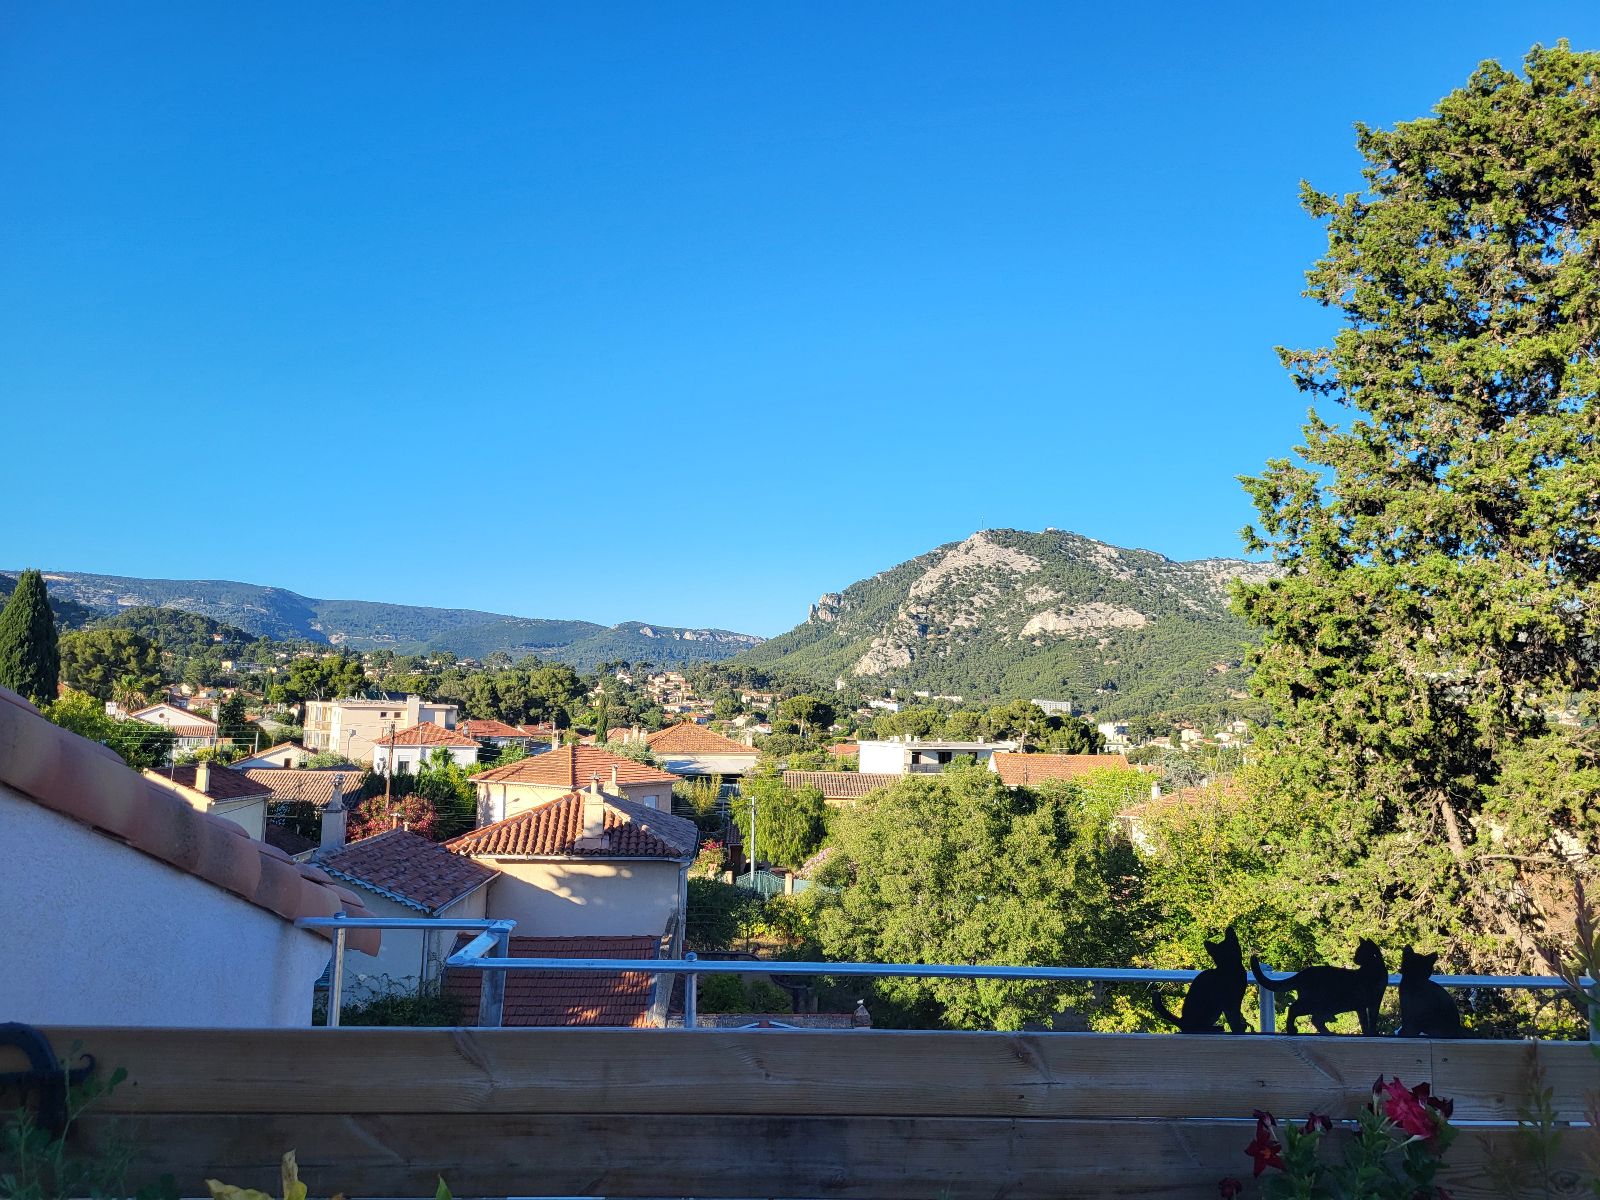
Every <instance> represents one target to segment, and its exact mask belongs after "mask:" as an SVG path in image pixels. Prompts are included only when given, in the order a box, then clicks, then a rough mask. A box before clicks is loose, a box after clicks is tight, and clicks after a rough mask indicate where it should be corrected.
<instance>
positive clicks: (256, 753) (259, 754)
mask: <svg viewBox="0 0 1600 1200" xmlns="http://www.w3.org/2000/svg"><path fill="white" fill-rule="evenodd" d="M280 750H298V751H299V752H300V753H301V754H306V755H309V754H310V753H311V751H309V750H307V749H306V748H305V747H304V746H302V745H301V744H300V743H299V742H279V743H278V744H277V745H276V746H268V747H267V748H266V749H265V750H252V751H251V752H250V753H249V754H247V755H245V757H246V758H265V757H266V756H267V755H269V754H276V753H278V751H280Z"/></svg>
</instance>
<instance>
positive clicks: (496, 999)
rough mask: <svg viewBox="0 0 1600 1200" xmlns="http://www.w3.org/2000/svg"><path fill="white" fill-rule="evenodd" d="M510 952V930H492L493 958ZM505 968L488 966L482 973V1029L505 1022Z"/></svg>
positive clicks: (480, 1010) (480, 1014)
mask: <svg viewBox="0 0 1600 1200" xmlns="http://www.w3.org/2000/svg"><path fill="white" fill-rule="evenodd" d="M510 953H511V931H510V930H509V929H507V928H505V927H503V926H502V927H501V928H499V929H496V930H495V931H494V948H493V949H492V950H491V951H490V954H491V955H492V957H494V958H505V957H506V956H507V955H508V954H510ZM505 1010H506V969H505V968H504V967H500V968H498V969H495V968H492V967H491V968H489V969H487V970H485V971H484V973H483V986H482V987H480V988H479V989H478V1025H479V1026H480V1027H482V1028H484V1029H499V1028H500V1026H501V1025H503V1024H504V1023H505Z"/></svg>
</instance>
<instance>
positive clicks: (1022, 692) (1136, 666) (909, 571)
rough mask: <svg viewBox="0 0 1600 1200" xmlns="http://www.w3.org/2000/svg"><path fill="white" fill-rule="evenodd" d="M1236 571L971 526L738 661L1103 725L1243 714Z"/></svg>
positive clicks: (829, 598) (831, 600)
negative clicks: (1158, 716) (1067, 705)
mask: <svg viewBox="0 0 1600 1200" xmlns="http://www.w3.org/2000/svg"><path fill="white" fill-rule="evenodd" d="M1272 571H1273V568H1272V567H1271V566H1270V565H1269V564H1266V563H1256V562H1250V561H1248V560H1245V559H1228V558H1207V559H1197V560H1194V561H1191V562H1180V561H1175V560H1173V559H1169V558H1167V557H1166V556H1164V555H1161V554H1158V553H1156V552H1155V551H1151V550H1138V549H1129V548H1125V547H1119V546H1113V545H1111V544H1109V543H1106V542H1100V541H1096V540H1095V539H1093V538H1088V537H1084V536H1083V535H1081V534H1075V533H1069V532H1065V531H1063V530H1059V529H1046V530H1044V531H1043V532H1040V533H1034V532H1030V531H1027V530H1015V529H988V530H979V531H978V532H976V533H974V534H972V535H971V536H970V537H968V538H965V539H963V540H961V541H955V542H947V543H945V544H944V545H942V546H938V547H936V548H935V549H933V550H930V551H928V552H927V553H925V554H920V555H918V556H916V557H915V558H912V559H908V560H907V561H905V562H903V563H900V564H898V565H897V566H894V567H891V568H889V569H888V570H887V571H881V572H879V573H878V574H876V575H873V576H870V577H868V578H866V579H862V580H858V581H857V582H856V583H853V584H851V585H850V586H849V587H847V588H845V589H844V590H843V591H841V592H825V593H823V594H822V596H820V597H819V598H818V599H817V601H816V602H815V603H814V604H812V605H811V607H810V610H809V612H808V614H807V617H806V619H805V620H804V621H803V622H801V623H800V624H799V625H797V626H795V628H793V629H791V630H789V631H788V632H787V633H784V634H780V635H779V636H778V637H775V638H772V639H770V640H768V641H766V642H763V643H762V644H761V645H760V646H757V647H753V648H752V649H750V650H748V651H745V652H744V653H742V654H741V655H739V657H738V658H737V659H736V660H735V662H736V663H739V664H746V665H750V666H756V667H764V668H768V669H772V670H777V671H780V672H782V671H789V672H792V673H794V674H798V675H802V676H808V677H811V678H813V679H815V680H816V681H817V682H819V683H821V684H827V683H829V682H830V681H831V680H832V679H835V678H839V677H845V678H850V679H854V680H856V681H858V682H860V683H863V684H868V685H870V686H872V687H875V688H876V687H884V688H887V687H896V688H904V689H912V690H925V691H931V692H935V693H940V694H951V693H954V694H960V695H965V696H974V697H984V698H990V697H994V698H1000V699H1031V698H1058V699H1064V700H1067V699H1070V700H1075V701H1077V702H1078V703H1080V704H1081V705H1082V706H1083V707H1084V708H1085V709H1086V710H1087V711H1090V712H1094V713H1098V714H1101V715H1103V716H1106V717H1121V716H1125V715H1136V714H1137V715H1145V714H1148V713H1150V712H1158V711H1159V712H1169V711H1175V710H1180V709H1184V708H1190V707H1194V706H1199V705H1205V706H1212V707H1216V708H1218V709H1228V708H1237V707H1238V706H1240V705H1243V704H1245V703H1246V702H1247V697H1246V696H1245V692H1244V688H1245V683H1246V680H1247V677H1248V673H1247V671H1246V670H1245V668H1244V656H1245V653H1246V651H1247V649H1248V647H1249V645H1250V644H1251V643H1252V642H1253V641H1254V640H1255V636H1256V635H1255V634H1254V632H1253V631H1252V630H1251V629H1250V627H1249V626H1248V624H1247V623H1246V622H1245V621H1244V620H1243V618H1241V617H1239V616H1238V615H1237V614H1235V613H1234V612H1233V611H1232V608H1231V605H1230V594H1229V593H1230V589H1231V587H1232V586H1233V582H1234V581H1235V580H1240V579H1243V580H1250V581H1254V580H1260V579H1265V578H1268V577H1269V576H1270V575H1271V573H1272Z"/></svg>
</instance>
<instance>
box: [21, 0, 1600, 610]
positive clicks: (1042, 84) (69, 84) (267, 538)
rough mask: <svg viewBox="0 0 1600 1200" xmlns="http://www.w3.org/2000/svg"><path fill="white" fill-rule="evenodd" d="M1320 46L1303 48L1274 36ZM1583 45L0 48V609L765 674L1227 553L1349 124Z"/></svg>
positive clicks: (305, 10)
mask: <svg viewBox="0 0 1600 1200" xmlns="http://www.w3.org/2000/svg"><path fill="white" fill-rule="evenodd" d="M1297 10H1298V11H1297ZM1563 36H1565V37H1568V38H1570V39H1571V40H1572V41H1573V43H1574V45H1575V46H1578V47H1581V48H1595V47H1600V7H1597V6H1596V5H1594V4H1593V3H1592V2H1584V3H1569V4H1538V3H1530V4H1523V5H1516V6H1513V5H1507V4H1504V3H1438V4H1420V3H1419V4H1395V3H1392V2H1391V3H1385V4H1382V5H1379V4H1370V3H1353V4H1348V5H1326V6H1317V7H1316V9H1315V10H1314V11H1313V10H1312V9H1311V8H1310V7H1309V6H1290V5H1283V4H1261V5H1247V4H1239V5H1196V4H1187V3H1186V4H1182V5H1178V4H1171V5H1167V4H1145V5H1105V6H1097V7H1093V8H1091V7H1089V6H1087V5H1085V6H1072V5H1067V4H1060V3H1043V4H1028V3H1018V4H1008V5H1003V6H1001V5H981V4H969V5H945V4H932V3H927V2H918V3H907V4H887V3H876V4H874V3H869V4H865V5H844V4H810V5H798V4H780V3H762V4H747V3H740V4H733V3H729V4H704V3H701V4H654V5H620V4H565V5H557V4H522V3H504V4H494V3H481V4H438V3H434V4H402V3H384V4H377V3H372V4H347V3H329V2H327V0H317V2H316V3H275V4H270V5H269V4H257V5H244V4H234V5H218V4H215V3H211V2H210V0H205V2H197V3H190V4H184V3H141V4H137V5H133V4H122V5H116V4H93V5H68V4H59V3H29V2H28V0H18V2H16V3H12V4H10V5H8V6H7V7H6V11H5V13H4V14H3V15H0V420H3V424H0V428H3V429H4V431H5V433H6V435H7V436H6V439H5V440H6V441H7V442H9V443H10V448H9V449H8V451H7V453H6V455H5V460H6V464H7V465H6V474H7V476H8V478H9V481H10V482H11V484H12V487H11V489H10V490H11V493H12V495H13V496H14V497H23V498H26V501H27V503H26V507H25V508H24V509H23V511H22V515H21V516H20V519H19V517H18V516H17V515H15V514H16V510H15V509H14V510H13V513H14V515H13V518H12V520H11V521H10V522H8V523H7V524H6V526H5V527H4V528H0V566H6V567H11V566H30V565H37V566H43V567H47V568H58V569H72V570H85V571H101V572H107V573H113V574H130V575H149V576H165V577H208V578H230V579H240V580H246V581H249V582H255V583H268V584H275V585H278V586H282V587H288V588H291V589H294V590H296V591H300V592H303V593H306V594H309V595H315V596H324V597H338V598H360V599H373V600H390V601H398V602H405V603H418V604H438V605H448V606H464V607H475V608H484V609H489V610H492V611H500V612H510V613H517V614H521V615H527V616H547V617H582V618H586V619H590V620H598V621H605V622H614V621H619V620H625V619H641V620H647V621H654V622H658V623H663V624H680V625H718V626H722V627H726V628H733V629H738V630H744V631H749V632H755V633H762V634H773V633H777V632H781V631H782V630H783V629H785V628H787V627H789V626H790V625H792V624H794V623H795V622H796V621H798V620H800V619H802V618H803V617H804V616H805V612H806V605H807V604H808V603H809V602H810V601H811V600H812V599H814V598H815V596H816V595H817V594H818V593H819V592H822V591H825V590H834V589H837V588H840V587H843V586H844V585H846V584H848V583H851V582H853V581H854V580H856V579H858V578H860V577H862V576H864V575H870V574H872V573H873V572H875V571H878V570H882V569H885V568H887V567H889V566H892V565H894V564H895V563H897V562H900V561H902V560H904V559H906V558H909V557H911V556H913V555H915V554H919V553H921V552H923V551H925V550H928V549H931V548H932V547H933V546H935V545H938V544H940V543H941V542H945V541H951V540H955V539H959V538H962V537H965V536H966V535H968V534H969V533H971V532H972V531H974V530H976V529H980V528H987V527H995V526H1009V527H1017V528H1027V529H1040V528H1043V527H1045V526H1057V527H1061V528H1066V529H1072V530H1076V531H1078V532H1081V533H1085V534H1088V535H1090V536H1093V537H1098V538H1102V539H1104V540H1106V541H1110V542H1114V543H1117V544H1121V545H1133V546H1143V547H1148V548H1150V549H1154V550H1158V551H1160V552H1162V553H1165V554H1168V555H1171V556H1173V557H1176V558H1192V557H1200V556H1208V555H1225V554H1234V553H1237V552H1238V549H1239V546H1238V539H1237V531H1238V529H1239V527H1240V526H1241V525H1243V524H1244V523H1245V522H1246V521H1247V520H1248V519H1249V518H1250V516H1251V513H1250V510H1249V507H1248V504H1247V502H1246V500H1245V497H1244V495H1243V493H1242V491H1241V490H1240V488H1239V487H1238V485H1237V484H1236V483H1235V482H1234V477H1235V476H1236V475H1239V474H1241V473H1245V472H1250V471H1254V470H1256V469H1257V468H1258V467H1259V466H1260V465H1261V463H1262V462H1263V461H1264V460H1265V459H1266V458H1268V457H1271V456H1274V455H1280V454H1283V453H1284V452H1286V451H1287V450H1288V449H1289V448H1290V447H1291V446H1292V445H1293V444H1294V442H1295V439H1296V435H1297V431H1298V426H1299V423H1300V419H1301V417H1302V416H1303V412H1304V407H1305V406H1304V403H1303V402H1302V401H1301V399H1300V398H1299V397H1298V396H1297V395H1296V394H1295V392H1294V391H1293V389H1292V387H1291V386H1290V385H1289V384H1288V382H1287V379H1286V377H1285V376H1284V374H1283V372H1282V370H1281V368H1280V367H1279V366H1278V364H1277V361H1276V359H1275V356H1274V354H1273V352H1272V347H1273V346H1274V345H1275V344H1280V343H1284V344H1311V343H1312V342H1313V341H1314V340H1315V339H1318V338H1321V337H1323V336H1325V335H1326V334H1327V332H1328V331H1329V328H1330V327H1329V324H1328V321H1327V318H1326V317H1325V316H1324V315H1323V314H1322V313H1320V312H1319V311H1318V310H1317V309H1316V308H1315V307H1314V306H1313V305H1311V304H1310V302H1309V301H1306V300H1304V299H1302V298H1301V297H1300V290H1301V287H1302V272H1303V270H1304V268H1305V267H1306V266H1307V265H1308V264H1309V263H1310V261H1311V260H1312V259H1313V257H1314V256H1315V255H1316V253H1317V252H1318V249H1319V247H1320V243H1321V234H1320V232H1319V230H1318V227H1317V226H1316V225H1315V224H1314V223H1313V222H1311V221H1310V220H1309V219H1308V218H1306V217H1305V216H1304V215H1303V214H1302V213H1301V212H1300V211H1299V209H1298V207H1297V202H1296V189H1297V184H1298V181H1299V180H1300V179H1301V178H1302V177H1304V178H1308V179H1310V180H1311V181H1312V182H1313V183H1315V184H1317V185H1319V186H1322V187H1326V188H1329V189H1346V188H1351V187H1354V186H1356V184H1357V174H1356V172H1357V168H1358V163H1357V159H1356V156H1355V153H1354V150H1353V148H1352V135H1351V123H1352V122H1353V121H1356V120H1358V119H1359V120H1365V121H1367V122H1369V123H1392V122H1394V121H1396V120H1403V119H1409V118H1412V117H1416V116H1420V115H1423V114H1424V113H1426V111H1427V110H1428V109H1429V107H1430V106H1431V105H1432V104H1433V103H1434V102H1435V101H1436V100H1437V99H1438V98H1439V96H1441V95H1442V94H1443V93H1444V92H1446V91H1448V90H1450V89H1451V88H1452V87H1455V86H1458V85H1459V84H1461V83H1462V82H1464V81H1465V79H1466V77H1467V75H1468V74H1469V73H1470V71H1471V70H1472V68H1473V66H1474V65H1475V64H1476V63H1477V62H1479V61H1480V60H1482V59H1484V58H1490V57H1495V58H1500V59H1501V60H1502V61H1505V62H1508V63H1510V62H1517V61H1520V59H1521V56H1522V54H1523V53H1524V52H1525V51H1526V50H1527V48H1528V47H1529V46H1530V45H1531V44H1532V43H1534V42H1536V41H1542V42H1546V43H1549V42H1553V41H1554V40H1556V39H1557V38H1559V37H1563Z"/></svg>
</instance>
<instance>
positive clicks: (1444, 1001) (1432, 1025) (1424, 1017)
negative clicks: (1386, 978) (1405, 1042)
mask: <svg viewBox="0 0 1600 1200" xmlns="http://www.w3.org/2000/svg"><path fill="white" fill-rule="evenodd" d="M1438 961H1439V954H1438V952H1437V951H1435V952H1434V953H1432V954H1418V953H1417V952H1416V951H1415V950H1413V949H1412V948H1411V947H1410V946H1407V947H1406V948H1405V949H1404V950H1402V951H1401V952H1400V1036H1401V1037H1431V1038H1458V1037H1461V1036H1462V1033H1461V1012H1460V1010H1459V1009H1457V1008H1456V1002H1455V1001H1454V1000H1452V999H1451V998H1450V993H1449V992H1447V991H1445V990H1444V988H1442V987H1440V986H1439V985H1438V984H1437V983H1435V982H1434V981H1433V980H1432V979H1430V978H1428V977H1429V976H1430V975H1432V974H1433V968H1434V964H1436V963H1437V962H1438Z"/></svg>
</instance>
